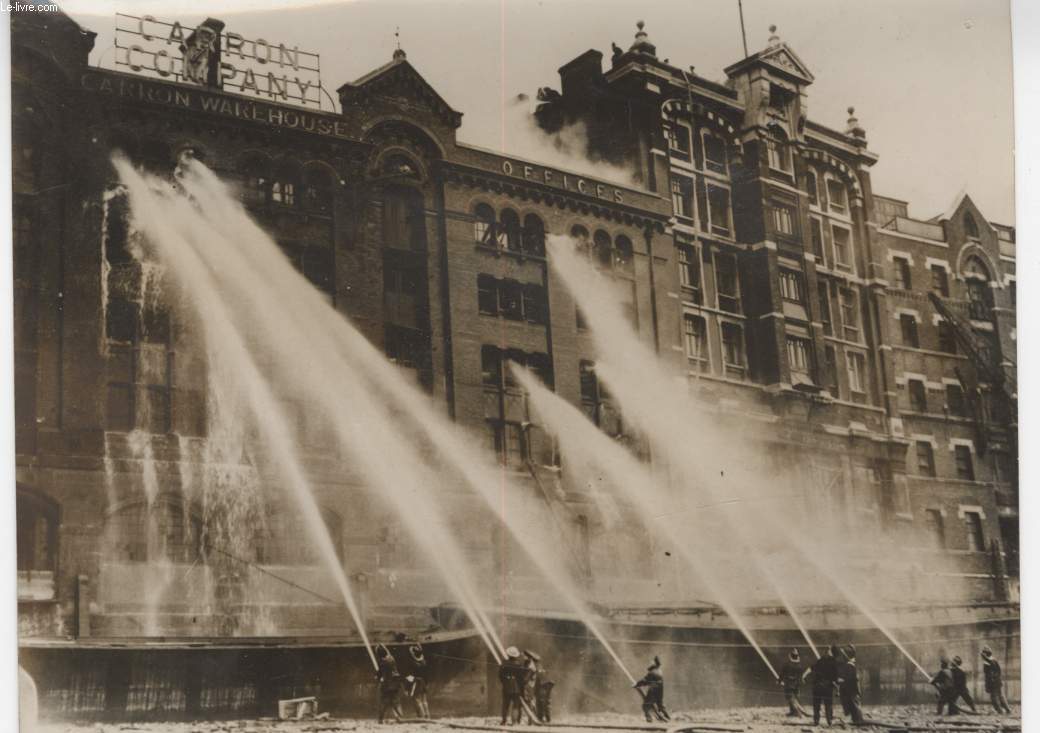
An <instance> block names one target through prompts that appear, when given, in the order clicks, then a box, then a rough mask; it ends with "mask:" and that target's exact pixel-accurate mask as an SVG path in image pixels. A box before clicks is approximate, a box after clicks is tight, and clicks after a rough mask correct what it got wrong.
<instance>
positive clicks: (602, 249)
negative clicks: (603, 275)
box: [592, 229, 614, 268]
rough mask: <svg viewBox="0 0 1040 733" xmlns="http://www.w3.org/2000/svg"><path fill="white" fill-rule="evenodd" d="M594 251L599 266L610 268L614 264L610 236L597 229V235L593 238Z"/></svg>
mask: <svg viewBox="0 0 1040 733" xmlns="http://www.w3.org/2000/svg"><path fill="white" fill-rule="evenodd" d="M592 250H593V255H594V257H595V261H596V264H597V265H598V266H600V267H605V268H610V267H611V266H612V265H613V264H614V253H613V251H612V250H613V248H612V247H611V243H610V235H609V234H607V233H606V232H605V231H603V230H602V229H597V230H596V233H595V234H594V235H593V236H592Z"/></svg>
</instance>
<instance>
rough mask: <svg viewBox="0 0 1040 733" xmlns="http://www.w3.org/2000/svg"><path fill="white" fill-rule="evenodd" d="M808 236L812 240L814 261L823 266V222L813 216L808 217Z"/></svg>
mask: <svg viewBox="0 0 1040 733" xmlns="http://www.w3.org/2000/svg"><path fill="white" fill-rule="evenodd" d="M809 236H810V237H811V238H812V252H813V255H814V256H815V257H816V260H817V261H818V262H819V263H820V264H821V265H823V264H824V258H823V222H822V221H820V220H819V219H817V218H816V217H815V216H810V217H809Z"/></svg>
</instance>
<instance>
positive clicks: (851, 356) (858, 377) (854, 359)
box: [845, 351, 867, 394]
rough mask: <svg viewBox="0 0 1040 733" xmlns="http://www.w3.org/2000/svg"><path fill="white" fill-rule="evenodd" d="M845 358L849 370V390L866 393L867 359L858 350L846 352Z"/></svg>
mask: <svg viewBox="0 0 1040 733" xmlns="http://www.w3.org/2000/svg"><path fill="white" fill-rule="evenodd" d="M845 359H846V363H847V365H848V370H849V391H851V392H853V393H858V394H865V393H866V391H867V383H866V379H865V375H864V372H865V371H866V364H867V359H866V357H865V356H864V355H863V354H862V353H860V352H858V351H847V352H845Z"/></svg>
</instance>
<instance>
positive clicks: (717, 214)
mask: <svg viewBox="0 0 1040 733" xmlns="http://www.w3.org/2000/svg"><path fill="white" fill-rule="evenodd" d="M708 209H709V214H710V216H711V231H712V232H713V233H715V234H724V235H726V234H729V233H730V225H729V191H728V190H727V189H725V188H722V187H721V186H712V185H709V186H708Z"/></svg>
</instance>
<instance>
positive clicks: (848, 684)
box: [838, 644, 863, 725]
mask: <svg viewBox="0 0 1040 733" xmlns="http://www.w3.org/2000/svg"><path fill="white" fill-rule="evenodd" d="M842 656H843V657H844V658H845V661H844V662H843V663H842V664H841V665H840V666H839V667H838V697H839V698H840V699H841V709H842V710H844V711H845V715H846V716H847V717H849V718H852V723H853V725H862V724H863V708H862V707H861V703H860V689H859V670H858V669H857V668H856V647H854V646H853V645H852V644H849V645H848V646H847V647H845V649H843V650H842Z"/></svg>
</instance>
